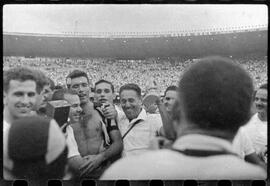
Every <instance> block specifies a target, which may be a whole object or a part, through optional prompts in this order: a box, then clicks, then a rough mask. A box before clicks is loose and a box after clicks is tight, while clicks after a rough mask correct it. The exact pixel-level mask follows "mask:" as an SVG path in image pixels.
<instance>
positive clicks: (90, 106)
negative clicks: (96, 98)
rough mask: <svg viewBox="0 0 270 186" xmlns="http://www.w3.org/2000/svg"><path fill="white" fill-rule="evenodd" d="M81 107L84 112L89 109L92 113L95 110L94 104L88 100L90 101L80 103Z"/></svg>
mask: <svg viewBox="0 0 270 186" xmlns="http://www.w3.org/2000/svg"><path fill="white" fill-rule="evenodd" d="M81 107H82V109H83V111H84V112H85V111H88V112H89V111H90V112H91V113H92V112H93V111H94V110H95V109H94V104H93V103H92V102H90V101H88V102H86V103H83V104H81Z"/></svg>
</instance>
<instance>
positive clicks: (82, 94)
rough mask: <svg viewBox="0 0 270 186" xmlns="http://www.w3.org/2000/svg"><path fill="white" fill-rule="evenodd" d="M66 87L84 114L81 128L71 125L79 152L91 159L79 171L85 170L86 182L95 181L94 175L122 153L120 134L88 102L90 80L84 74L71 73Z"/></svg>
mask: <svg viewBox="0 0 270 186" xmlns="http://www.w3.org/2000/svg"><path fill="white" fill-rule="evenodd" d="M67 86H68V88H69V89H71V90H73V91H75V92H76V93H77V94H78V96H79V98H80V104H81V105H80V106H81V108H82V110H83V112H82V120H81V122H80V124H79V125H72V129H73V132H74V136H75V139H76V142H77V144H78V148H79V152H80V154H81V156H82V157H85V156H87V155H92V156H91V157H89V162H90V163H89V162H87V163H85V165H84V166H83V168H82V169H86V170H87V173H88V176H87V178H97V177H99V176H100V175H98V174H96V175H94V174H93V171H94V170H97V169H98V168H99V167H100V166H101V165H102V164H103V163H105V164H107V163H108V162H109V161H112V160H113V159H114V158H115V157H117V156H118V155H119V154H120V153H121V152H122V149H123V143H122V139H121V134H120V132H119V130H118V127H117V126H116V125H110V124H109V123H106V121H105V120H104V118H103V117H102V116H101V115H100V113H99V112H98V111H97V110H96V109H95V108H94V104H93V103H92V102H90V100H89V92H90V87H89V79H88V76H87V74H86V73H85V72H83V71H80V70H74V71H73V72H71V73H70V74H69V75H68V76H67ZM101 147H104V148H101ZM101 171H102V170H100V172H101ZM87 173H86V174H87Z"/></svg>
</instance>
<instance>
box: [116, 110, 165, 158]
mask: <svg viewBox="0 0 270 186" xmlns="http://www.w3.org/2000/svg"><path fill="white" fill-rule="evenodd" d="M137 120H141V121H140V122H139V123H137V124H136V125H135V126H134V127H133V128H132V129H131V130H130V132H129V133H128V134H127V135H126V137H125V138H124V139H123V143H124V150H123V154H122V155H123V156H130V155H138V154H142V153H144V152H147V151H148V150H149V145H150V142H151V141H152V140H153V139H154V137H155V136H156V135H157V134H158V133H159V131H160V128H161V127H162V120H161V117H156V116H154V115H152V114H147V113H146V111H145V110H144V109H142V111H141V112H140V114H139V115H138V117H137V118H135V119H133V120H132V121H131V122H129V120H128V118H127V117H126V116H120V117H119V123H118V125H119V130H120V132H121V134H122V136H123V135H124V134H125V133H126V132H127V131H128V129H129V128H130V127H131V126H132V125H133V124H134V123H135V122H136V121H137Z"/></svg>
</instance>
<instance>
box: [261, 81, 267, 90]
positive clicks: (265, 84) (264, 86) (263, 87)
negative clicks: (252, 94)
mask: <svg viewBox="0 0 270 186" xmlns="http://www.w3.org/2000/svg"><path fill="white" fill-rule="evenodd" d="M259 89H266V90H267V83H264V84H262V85H261V86H260V87H259Z"/></svg>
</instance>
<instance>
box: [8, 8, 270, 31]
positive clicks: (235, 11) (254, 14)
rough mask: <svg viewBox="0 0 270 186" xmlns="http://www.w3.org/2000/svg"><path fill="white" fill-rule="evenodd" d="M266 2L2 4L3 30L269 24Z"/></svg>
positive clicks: (163, 28) (160, 28)
mask: <svg viewBox="0 0 270 186" xmlns="http://www.w3.org/2000/svg"><path fill="white" fill-rule="evenodd" d="M267 11H268V10H267V6H266V5H150V4H148V5H147V4H144V5H90V4H88V5H74V4H73V5H5V6H4V8H3V31H4V32H24V33H47V34H50V33H52V34H55V33H63V32H72V31H75V22H76V21H77V29H76V31H77V32H157V31H161V32H162V31H179V30H191V29H207V28H223V27H231V26H249V25H259V24H268V12H267Z"/></svg>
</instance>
